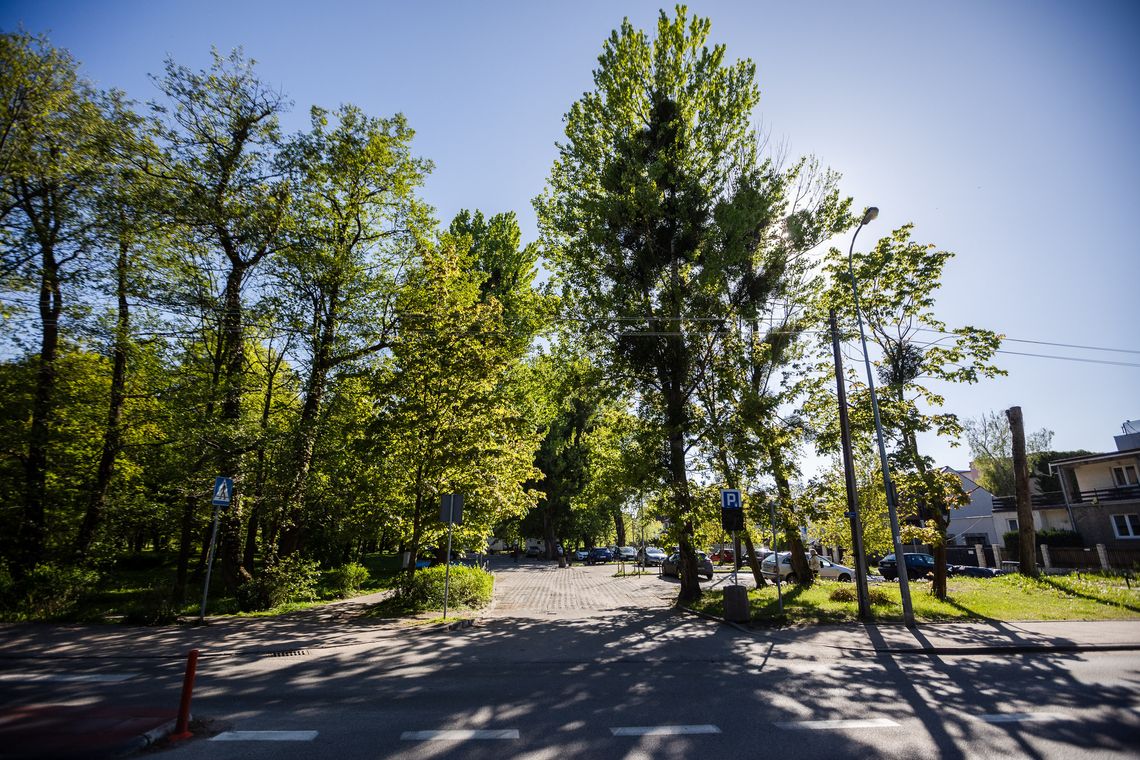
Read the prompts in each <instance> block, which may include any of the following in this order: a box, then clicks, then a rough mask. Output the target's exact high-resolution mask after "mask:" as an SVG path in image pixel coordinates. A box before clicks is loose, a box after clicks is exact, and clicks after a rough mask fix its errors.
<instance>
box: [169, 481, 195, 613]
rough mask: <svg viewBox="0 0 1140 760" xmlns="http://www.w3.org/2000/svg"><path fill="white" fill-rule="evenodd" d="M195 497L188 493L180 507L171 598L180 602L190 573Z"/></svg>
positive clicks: (184, 594) (184, 597) (183, 599)
mask: <svg viewBox="0 0 1140 760" xmlns="http://www.w3.org/2000/svg"><path fill="white" fill-rule="evenodd" d="M196 501H197V500H196V499H195V498H194V496H193V495H188V496H187V497H186V501H185V503H184V504H183V507H182V535H181V536H180V538H179V544H178V571H177V574H176V575H175V579H174V593H173V595H172V600H173V602H174V603H175V604H181V603H182V602H184V601H185V600H186V584H187V580H188V577H189V575H190V553H191V552H190V544H191V542H192V541H193V540H194V511H195V510H194V507H195V506H196Z"/></svg>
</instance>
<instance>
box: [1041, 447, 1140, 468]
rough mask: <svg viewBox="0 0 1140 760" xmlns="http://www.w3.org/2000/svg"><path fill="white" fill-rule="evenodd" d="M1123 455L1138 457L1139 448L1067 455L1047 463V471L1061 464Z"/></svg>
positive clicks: (1097, 460)
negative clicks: (1078, 455)
mask: <svg viewBox="0 0 1140 760" xmlns="http://www.w3.org/2000/svg"><path fill="white" fill-rule="evenodd" d="M1125 457H1140V448H1137V449H1124V450H1123V451H1113V452H1109V453H1108V454H1086V455H1085V456H1083V457H1069V458H1068V459H1055V460H1053V461H1052V462H1050V463H1049V472H1050V473H1052V472H1053V468H1054V467H1057V466H1058V465H1063V464H1085V463H1087V462H1107V461H1108V460H1110V459H1122V458H1125Z"/></svg>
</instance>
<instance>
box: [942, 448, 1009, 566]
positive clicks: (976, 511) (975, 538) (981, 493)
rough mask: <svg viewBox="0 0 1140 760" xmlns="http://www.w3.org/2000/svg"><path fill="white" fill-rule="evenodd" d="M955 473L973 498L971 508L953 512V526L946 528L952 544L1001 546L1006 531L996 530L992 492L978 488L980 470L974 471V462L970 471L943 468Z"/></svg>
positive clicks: (967, 507) (951, 515)
mask: <svg viewBox="0 0 1140 760" xmlns="http://www.w3.org/2000/svg"><path fill="white" fill-rule="evenodd" d="M942 469H943V470H944V471H946V472H952V473H954V474H955V475H957V476H958V478H959V479H960V480H961V481H962V490H963V491H965V492H966V494H967V495H968V496H969V497H970V503H969V504H968V505H967V506H964V507H959V508H958V509H954V510H951V511H950V523H949V525H948V526H947V528H946V535H947V537H948V538H949V542H950V544H951V545H954V546H972V545H974V544H983V545H985V546H990V545H992V544H996V543H1000V541H1001V534H1002V532H1003V531H998V530H996V528H995V524H994V517H993V500H994V496H993V494H992V493H990V492H989V491H987V490H986V489H985V488H983V487H982V486H980V485H978V483H977V477H978V471H977V470H976V469H974V465H973V462H971V463H970V469H969V470H954V469H952V468H950V467H943V468H942Z"/></svg>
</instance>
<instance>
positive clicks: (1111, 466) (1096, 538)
mask: <svg viewBox="0 0 1140 760" xmlns="http://www.w3.org/2000/svg"><path fill="white" fill-rule="evenodd" d="M1138 427H1140V423H1137V422H1136V421H1131V422H1127V423H1125V425H1124V434H1123V435H1118V436H1116V446H1117V450H1116V451H1114V452H1109V453H1106V454H1090V455H1087V456H1081V457H1070V458H1069V459H1060V460H1057V461H1055V462H1051V463H1050V464H1049V472H1050V473H1051V474H1055V475H1059V476H1060V481H1061V493H1060V494H1055V495H1052V496H1053V498H1054V499H1057V497H1059V500H1060V501H1061V502H1062V503H1063V504H1064V507H1065V509H1066V510H1067V511H1068V513H1069V515H1070V516H1071V518H1070V519H1071V520H1072V521H1073V523H1074V524H1075V526H1076V530H1077V532H1078V533H1080V534H1081V536H1082V537H1083V538H1084V541H1085V544H1086V545H1089V546H1091V545H1093V544H1104V545H1105V546H1107V547H1108V548H1110V549H1112V548H1116V549H1140V432H1138V430H1137V428H1138Z"/></svg>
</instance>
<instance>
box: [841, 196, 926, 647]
mask: <svg viewBox="0 0 1140 760" xmlns="http://www.w3.org/2000/svg"><path fill="white" fill-rule="evenodd" d="M878 214H879V210H878V209H877V208H876V209H874V213H872V209H867V213H866V214H864V215H863V221H862V222H861V223H860V224H859V227H858V228H857V229H856V230H855V234H854V235H852V236H851V247H850V248H849V249H848V250H847V272H848V273H849V274H850V275H851V295H852V297H853V298H854V299H855V318H856V320H857V321H858V322H859V340H860V341H861V342H862V344H863V363H864V364H865V365H866V367H867V389H868V390H870V392H871V410H872V411H873V412H874V415H875V437H876V438H877V439H878V442H879V463H880V465H881V466H882V469H883V488H884V489H886V492H887V514H888V515H889V516H890V520H891V541H892V542H893V543H894V547H895V567H896V569H897V570H898V574H899V595H900V596H901V597H902V608H903V623H904V624H905V625H906V627H907V628H914V609H913V608H912V607H911V604H910V578H908V577H907V568H906V555H905V554H904V553H903V545H902V539H901V537H900V532H899V514H898V508H897V506H896V504H895V489H894V486H893V484H892V483H891V471H890V468H889V467H888V466H887V445H886V443H885V442H884V440H883V423H882V420H881V419H880V418H879V397H878V396H877V395H875V379H874V377H873V374H872V372H871V355H870V354H869V353H867V335H866V333H864V332H863V314H862V312H861V311H860V309H859V290H858V288H856V286H855V267H854V264H853V263H852V256H853V254H854V251H855V238H857V237H859V230H861V229H863V226H864V225H865V224H867V222H869V221H871V220H872V219H874V218H875V217H876V216H878Z"/></svg>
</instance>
